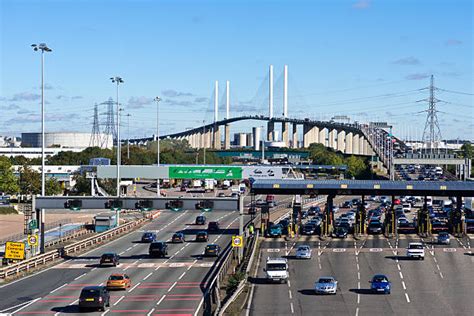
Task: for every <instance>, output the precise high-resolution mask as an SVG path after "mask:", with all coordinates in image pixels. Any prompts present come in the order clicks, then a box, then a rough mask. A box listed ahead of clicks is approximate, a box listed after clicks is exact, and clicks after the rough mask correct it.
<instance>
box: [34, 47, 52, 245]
mask: <svg viewBox="0 0 474 316" xmlns="http://www.w3.org/2000/svg"><path fill="white" fill-rule="evenodd" d="M31 47H33V50H34V51H35V52H37V51H41V195H42V196H45V195H46V190H45V170H44V165H45V156H44V147H45V146H44V144H45V139H44V52H51V51H52V49H51V48H49V47H48V46H47V45H46V44H45V43H40V44H32V45H31ZM38 217H40V218H39V220H38ZM44 217H45V211H44V209H41V211H39V212H37V213H36V219H37V220H38V223H39V225H40V252H41V253H44V248H45V241H44V222H45V218H44Z"/></svg>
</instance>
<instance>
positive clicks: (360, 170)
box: [308, 144, 373, 179]
mask: <svg viewBox="0 0 474 316" xmlns="http://www.w3.org/2000/svg"><path fill="white" fill-rule="evenodd" d="M308 150H309V152H310V153H309V157H310V159H311V160H313V163H314V164H318V165H347V175H348V176H349V177H351V178H352V177H354V178H355V179H370V178H371V177H372V176H373V174H372V170H371V168H370V164H369V163H368V160H367V159H368V158H363V157H359V156H349V157H344V155H343V154H341V153H340V152H336V151H334V150H333V149H331V148H326V147H325V146H324V145H323V144H311V145H310V146H309V148H308Z"/></svg>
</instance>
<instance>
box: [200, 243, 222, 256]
mask: <svg viewBox="0 0 474 316" xmlns="http://www.w3.org/2000/svg"><path fill="white" fill-rule="evenodd" d="M220 253H221V246H219V245H216V244H209V245H207V246H206V248H205V249H204V256H205V257H219V255H220Z"/></svg>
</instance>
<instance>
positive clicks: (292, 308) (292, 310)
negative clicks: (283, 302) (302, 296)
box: [290, 302, 295, 314]
mask: <svg viewBox="0 0 474 316" xmlns="http://www.w3.org/2000/svg"><path fill="white" fill-rule="evenodd" d="M290 309H291V313H292V314H294V313H295V309H294V307H293V302H291V303H290Z"/></svg>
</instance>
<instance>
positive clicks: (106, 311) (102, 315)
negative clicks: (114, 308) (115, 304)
mask: <svg viewBox="0 0 474 316" xmlns="http://www.w3.org/2000/svg"><path fill="white" fill-rule="evenodd" d="M108 312H110V309H106V310H105V312H103V313H102V314H101V315H100V316H104V315H105V314H107V313H108Z"/></svg>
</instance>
